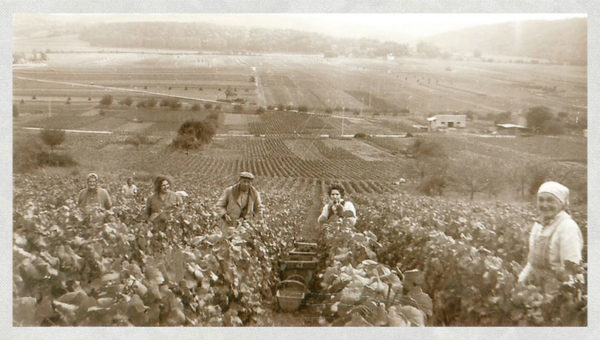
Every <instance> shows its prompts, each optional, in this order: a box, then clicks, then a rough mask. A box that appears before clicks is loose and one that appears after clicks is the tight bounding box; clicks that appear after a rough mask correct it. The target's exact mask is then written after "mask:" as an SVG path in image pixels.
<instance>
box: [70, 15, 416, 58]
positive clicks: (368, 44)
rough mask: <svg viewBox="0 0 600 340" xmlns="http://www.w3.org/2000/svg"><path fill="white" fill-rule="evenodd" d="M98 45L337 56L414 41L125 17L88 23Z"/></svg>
mask: <svg viewBox="0 0 600 340" xmlns="http://www.w3.org/2000/svg"><path fill="white" fill-rule="evenodd" d="M79 38H80V39H81V40H84V41H87V42H89V43H90V44H91V45H92V46H98V47H123V48H137V47H142V48H159V49H188V50H190V49H191V50H198V51H223V52H239V51H246V52H281V53H318V54H327V55H329V56H335V55H340V54H343V55H350V54H352V55H364V56H385V55H387V54H388V53H394V54H395V55H407V54H408V45H406V44H400V43H396V42H380V41H378V40H374V39H342V38H334V37H331V36H327V35H324V34H318V33H310V32H304V31H296V30H289V29H285V30H284V29H264V28H244V27H237V26H225V25H216V24H209V23H182V22H135V23H133V22H120V23H103V24H94V25H91V26H88V27H87V28H86V29H85V30H83V31H82V32H81V34H80V36H79Z"/></svg>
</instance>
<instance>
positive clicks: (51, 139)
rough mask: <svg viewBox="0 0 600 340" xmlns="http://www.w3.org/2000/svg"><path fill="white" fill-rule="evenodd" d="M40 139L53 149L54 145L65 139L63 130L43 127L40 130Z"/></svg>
mask: <svg viewBox="0 0 600 340" xmlns="http://www.w3.org/2000/svg"><path fill="white" fill-rule="evenodd" d="M40 138H41V139H42V141H43V142H44V143H45V144H46V145H48V146H50V149H52V150H54V147H55V146H57V145H60V144H62V143H63V142H64V141H65V130H54V129H43V130H41V131H40Z"/></svg>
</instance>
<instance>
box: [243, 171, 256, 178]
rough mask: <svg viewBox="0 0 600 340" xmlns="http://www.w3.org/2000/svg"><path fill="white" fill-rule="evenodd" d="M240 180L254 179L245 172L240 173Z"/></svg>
mask: <svg viewBox="0 0 600 340" xmlns="http://www.w3.org/2000/svg"><path fill="white" fill-rule="evenodd" d="M240 178H247V179H254V175H253V174H251V173H250V172H247V171H242V172H240Z"/></svg>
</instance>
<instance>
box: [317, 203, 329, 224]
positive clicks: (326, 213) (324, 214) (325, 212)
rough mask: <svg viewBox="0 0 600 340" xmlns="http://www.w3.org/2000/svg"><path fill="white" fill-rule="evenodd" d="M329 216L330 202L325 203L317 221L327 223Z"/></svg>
mask: <svg viewBox="0 0 600 340" xmlns="http://www.w3.org/2000/svg"><path fill="white" fill-rule="evenodd" d="M328 218H329V204H325V206H324V207H323V210H322V211H321V215H319V218H317V222H318V223H319V224H322V223H325V222H326V221H327V219H328Z"/></svg>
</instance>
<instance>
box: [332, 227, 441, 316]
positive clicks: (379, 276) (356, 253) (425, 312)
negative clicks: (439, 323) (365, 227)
mask: <svg viewBox="0 0 600 340" xmlns="http://www.w3.org/2000/svg"><path fill="white" fill-rule="evenodd" d="M353 229H354V228H353V227H352V226H350V225H349V224H345V223H331V224H326V225H324V235H323V237H322V239H323V240H324V249H323V250H324V251H326V252H327V255H328V256H327V260H326V265H325V270H324V272H323V274H322V281H321V287H322V288H323V289H324V294H326V295H327V296H328V297H329V298H328V299H327V303H326V305H327V306H331V307H329V308H327V309H325V310H323V313H324V315H325V316H326V317H327V318H328V319H329V320H330V321H331V324H332V325H333V326H425V320H426V318H427V316H431V315H432V309H431V306H432V305H431V298H430V297H429V296H428V295H427V294H425V293H423V292H422V290H421V288H420V287H419V286H418V285H415V284H414V283H413V282H402V280H401V279H400V278H401V277H402V273H401V272H400V271H399V270H397V269H395V268H394V269H391V268H390V267H388V266H387V265H384V264H381V263H378V262H377V261H376V253H375V252H374V251H373V249H375V248H377V247H381V245H380V244H379V243H378V242H377V237H376V236H375V234H373V233H372V232H369V231H365V232H358V231H355V230H353Z"/></svg>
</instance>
